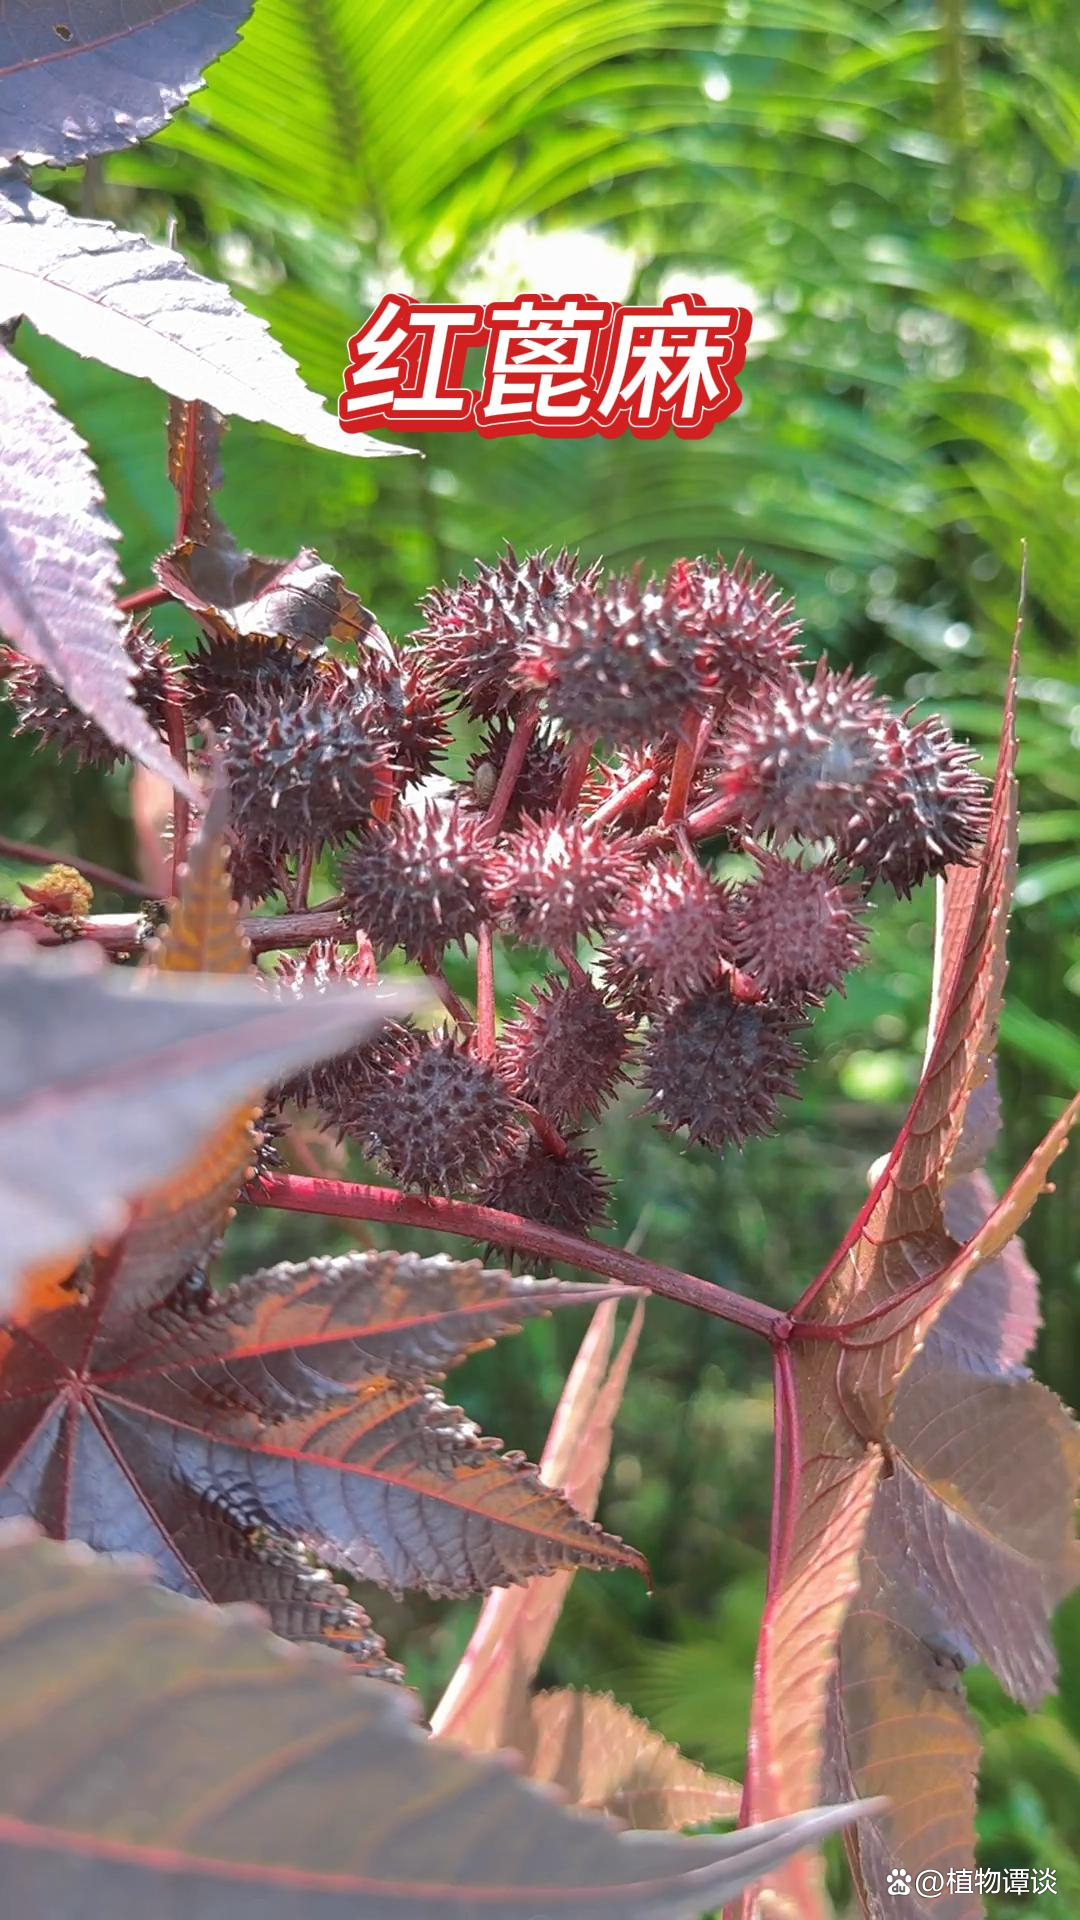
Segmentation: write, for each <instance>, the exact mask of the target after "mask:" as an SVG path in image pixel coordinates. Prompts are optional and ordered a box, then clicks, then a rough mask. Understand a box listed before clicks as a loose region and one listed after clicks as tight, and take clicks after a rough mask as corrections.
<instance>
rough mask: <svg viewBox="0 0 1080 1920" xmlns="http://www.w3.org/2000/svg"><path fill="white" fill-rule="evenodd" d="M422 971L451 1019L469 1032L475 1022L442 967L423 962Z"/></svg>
mask: <svg viewBox="0 0 1080 1920" xmlns="http://www.w3.org/2000/svg"><path fill="white" fill-rule="evenodd" d="M422 971H423V974H424V978H425V979H426V980H430V982H431V984H432V986H433V987H434V989H435V991H436V993H437V994H438V996H439V999H440V1000H441V1001H442V1003H443V1006H444V1007H445V1008H446V1011H447V1013H448V1014H449V1015H450V1018H451V1020H456V1021H457V1024H458V1026H459V1027H463V1028H464V1029H465V1032H466V1033H471V1032H472V1030H473V1028H474V1026H475V1025H476V1022H475V1020H474V1019H473V1016H472V1014H471V1013H470V1012H469V1009H468V1007H467V1006H466V1005H465V1002H464V1001H463V1000H461V999H459V997H458V995H457V994H456V993H455V992H454V989H453V987H452V986H451V985H450V982H449V980H448V979H447V978H446V975H445V974H444V973H443V971H442V969H441V968H440V967H437V966H435V965H434V964H428V963H426V962H425V963H423V965H422Z"/></svg>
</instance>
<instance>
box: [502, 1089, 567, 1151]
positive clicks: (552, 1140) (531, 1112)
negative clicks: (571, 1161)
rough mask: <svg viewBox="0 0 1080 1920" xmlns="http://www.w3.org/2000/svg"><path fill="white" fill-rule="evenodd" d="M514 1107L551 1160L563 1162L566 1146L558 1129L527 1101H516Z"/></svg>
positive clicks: (537, 1108)
mask: <svg viewBox="0 0 1080 1920" xmlns="http://www.w3.org/2000/svg"><path fill="white" fill-rule="evenodd" d="M514 1105H515V1106H516V1107H517V1109H518V1112H519V1113H523V1114H524V1115H525V1118H526V1119H527V1121H528V1122H529V1125H530V1126H531V1128H532V1130H533V1132H534V1133H535V1135H536V1137H537V1139H538V1140H539V1141H540V1143H541V1145H542V1146H544V1147H546V1148H547V1150H548V1152H549V1153H550V1154H551V1156H552V1158H553V1159H555V1160H565V1159H566V1155H567V1145H566V1141H565V1140H564V1139H563V1137H562V1134H561V1133H560V1132H559V1129H558V1127H556V1126H553V1124H552V1122H551V1121H550V1120H549V1119H548V1118H547V1116H546V1115H545V1114H542V1113H541V1111H540V1109H539V1107H530V1105H529V1103H528V1101H527V1100H516V1101H515V1102H514Z"/></svg>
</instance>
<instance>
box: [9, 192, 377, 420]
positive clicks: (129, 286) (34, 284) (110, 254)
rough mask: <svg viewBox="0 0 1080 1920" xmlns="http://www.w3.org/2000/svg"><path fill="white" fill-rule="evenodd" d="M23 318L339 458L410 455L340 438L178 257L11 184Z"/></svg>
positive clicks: (14, 265)
mask: <svg viewBox="0 0 1080 1920" xmlns="http://www.w3.org/2000/svg"><path fill="white" fill-rule="evenodd" d="M16 314H24V315H25V317H26V318H27V319H28V320H29V321H30V322H31V324H32V325H33V326H35V327H37V328H38V329H39V330H40V331H41V332H42V333H46V334H48V335H49V336H50V338H52V339H54V340H59V341H60V343H61V344H62V345H63V346H65V347H70V348H71V349H72V351H73V352H75V353H81V354H83V355H84V356H85V357H87V358H89V359H94V360H101V361H103V362H104V363H105V365H106V366H108V367H115V368H116V369H117V371H118V372H120V373H133V374H137V375H138V376H139V378H140V379H143V380H153V381H154V382H155V384H156V385H157V386H159V387H161V388H162V389H163V390H164V392H165V393H167V394H169V395H170V396H175V397H176V398H177V399H180V400H202V401H205V403H206V404H207V406H211V407H215V408H216V409H217V411H218V412H219V413H224V414H238V415H239V416H240V417H241V419H244V420H257V421H266V422H268V423H269V424H270V425H271V426H275V427H280V428H281V430H282V432H284V433H292V434H296V435H297V436H298V437H299V438H300V439H302V440H307V441H309V442H310V443H311V445H312V446H315V447H328V448H329V449H330V450H331V451H332V452H334V453H348V454H359V455H364V454H388V453H400V452H402V451H404V449H402V448H400V447H394V446H390V445H388V444H386V443H384V442H381V441H377V440H372V439H369V438H368V436H367V435H366V434H362V433H359V434H358V433H342V431H341V428H340V427H339V425H338V423H337V421H336V420H335V419H334V418H333V416H332V415H331V414H329V413H327V412H326V410H325V408H324V406H323V404H322V401H321V400H319V399H318V398H317V396H316V395H315V394H313V393H312V392H311V390H310V388H308V387H306V386H305V385H304V382H303V380H302V379H301V378H300V374H299V373H298V371H297V368H296V365H295V362H294V361H292V360H290V358H289V356H288V354H287V353H285V352H284V351H283V349H282V348H281V347H279V346H278V344H277V341H276V340H274V339H273V337H272V336H271V334H270V332H269V331H268V329H267V326H266V323H265V321H263V320H260V319H257V318H256V316H255V315H254V314H252V313H248V311H247V310H246V308H244V307H242V306H241V305H240V303H239V301H238V300H234V299H233V297H232V294H231V293H229V291H228V289H227V288H225V287H222V286H219V285H218V284H217V283H216V281H213V280H206V279H204V278H203V276H202V274H199V273H195V272H194V271H193V269H192V268H191V267H189V266H188V264H187V262H186V260H184V259H183V258H182V256H181V255H180V254H178V253H173V252H171V251H170V250H169V249H168V248H167V247H159V246H155V245H154V243H153V242H152V241H150V240H146V239H144V238H143V236H142V235H141V234H138V233H124V232H122V231H121V230H120V229H119V228H118V227H114V226H111V225H110V224H109V222H108V221H104V220H77V219H74V218H73V217H72V215H71V214H69V213H66V212H65V210H64V208H63V207H61V206H60V205H59V204H58V202H56V201H54V200H46V199H44V198H43V197H42V196H41V195H40V194H36V193H34V192H32V191H31V189H30V188H29V187H27V186H24V185H23V184H22V183H21V182H19V181H16V180H14V179H13V180H10V181H7V182H5V183H4V185H3V188H2V190H0V320H5V319H9V318H11V317H12V316H13V315H16Z"/></svg>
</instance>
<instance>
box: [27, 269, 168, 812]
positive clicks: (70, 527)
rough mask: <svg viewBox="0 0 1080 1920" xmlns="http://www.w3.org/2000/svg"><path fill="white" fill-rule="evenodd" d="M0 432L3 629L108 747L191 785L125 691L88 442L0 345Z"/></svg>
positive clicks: (111, 553) (113, 568) (105, 528)
mask: <svg viewBox="0 0 1080 1920" xmlns="http://www.w3.org/2000/svg"><path fill="white" fill-rule="evenodd" d="M0 304H2V302H0ZM0 443H2V445H3V449H4V458H3V463H2V467H0V633H2V634H3V636H4V638H6V639H7V640H9V641H10V642H11V644H12V646H13V647H16V648H17V649H18V651H19V652H20V653H24V654H26V655H27V656H28V658H29V659H31V660H35V661H36V662H37V664H38V665H39V666H41V667H44V668H45V669H46V670H47V671H48V672H49V673H50V674H51V675H52V676H53V678H54V679H55V680H58V681H59V682H60V685H61V686H62V687H64V688H65V689H66V691H67V693H68V694H69V695H70V697H71V699H72V700H73V702H74V703H75V705H76V706H77V707H78V708H80V709H81V711H82V712H83V713H86V714H89V716H90V718H91V719H93V720H96V721H97V724H98V726H99V727H101V728H102V729H103V731H104V732H105V733H106V734H107V735H108V737H109V739H110V740H111V741H112V742H113V743H114V745H115V746H118V747H121V748H123V749H124V750H125V751H126V752H128V753H131V754H133V755H134V756H135V758H136V759H137V760H141V761H142V762H143V764H144V765H145V766H148V767H151V768H152V769H153V770H154V772H155V773H160V774H163V775H164V776H165V778H166V779H168V780H169V781H171V782H172V784H173V785H174V786H178V787H180V788H181V789H182V790H184V791H185V792H187V793H188V794H191V792H192V788H191V785H190V783H189V781H188V780H187V777H186V775H185V774H183V773H182V772H181V770H180V768H179V767H178V766H177V765H176V762H175V761H174V760H173V758H172V756H171V754H170V753H169V752H168V750H167V749H166V747H165V746H164V745H163V743H162V742H161V741H160V740H159V739H158V737H157V735H156V734H155V733H154V731H153V729H152V728H151V726H150V723H149V721H148V720H147V719H146V717H145V715H144V714H143V713H142V712H141V710H140V709H139V708H138V707H137V706H136V705H135V702H134V701H133V699H132V698H131V675H132V665H131V661H130V659H129V658H128V655H127V653H126V652H125V650H124V647H123V644H122V640H121V635H122V632H123V625H124V623H123V620H122V618H121V615H120V614H119V612H118V611H117V608H116V595H117V593H118V591H119V585H120V570H119V567H118V565H117V560H116V537H117V536H116V529H115V527H113V526H112V525H111V524H110V522H109V521H108V520H107V519H106V518H105V515H104V513H103V512H102V494H101V488H100V486H99V484H98V479H97V475H96V473H95V472H94V469H93V467H92V466H91V464H90V460H89V459H88V457H87V452H86V448H85V446H84V445H83V443H82V441H81V440H80V439H79V436H78V434H77V433H76V432H75V429H74V428H73V427H71V426H69V424H68V422H67V421H66V420H65V419H63V417H62V416H61V415H60V414H59V413H57V411H56V408H55V407H54V406H53V403H52V401H51V400H50V399H49V397H48V395H47V394H44V393H42V392H41V390H40V388H39V387H36V386H35V385H34V382H33V381H32V380H31V378H30V376H29V374H28V373H27V372H26V369H25V368H24V367H22V366H20V364H19V362H18V361H17V360H16V359H14V358H13V356H12V355H11V353H9V352H8V351H7V349H6V348H5V347H3V346H0Z"/></svg>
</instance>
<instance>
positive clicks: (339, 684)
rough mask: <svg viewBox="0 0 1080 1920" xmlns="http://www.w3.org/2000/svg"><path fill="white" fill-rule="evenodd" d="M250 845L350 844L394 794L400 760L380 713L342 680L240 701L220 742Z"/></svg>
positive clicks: (237, 815)
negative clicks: (393, 764)
mask: <svg viewBox="0 0 1080 1920" xmlns="http://www.w3.org/2000/svg"><path fill="white" fill-rule="evenodd" d="M219 738H220V744H221V753H222V759H223V762H224V769H225V773H226V775H227V777H228V781H229V788H230V793H231V797H232V817H233V821H234V824H235V826H236V830H237V833H238V834H239V835H240V837H241V839H246V838H249V837H254V838H256V839H264V838H265V839H269V840H271V841H272V842H274V843H276V844H277V845H278V846H279V847H280V848H282V849H284V850H287V851H290V852H293V851H296V850H297V849H298V848H300V847H303V846H314V847H319V846H323V845H325V844H328V843H329V844H333V843H334V842H336V841H340V840H343V839H344V838H345V837H346V835H347V834H349V833H351V832H353V831H354V830H355V829H356V828H357V827H359V826H360V825H362V824H363V822H364V821H365V820H366V818H367V816H368V813H369V811H370V808H371V805H372V802H373V801H374V800H375V799H376V798H377V796H378V795H379V794H380V793H382V792H383V791H385V790H386V788H387V785H388V781H389V766H390V757H389V750H388V745H387V741H386V737H385V734H384V732H383V731H382V729H381V725H380V717H379V712H378V708H377V707H373V705H372V703H371V701H370V700H369V699H368V697H367V696H366V694H365V693H364V691H363V689H362V688H358V687H357V686H355V685H354V684H353V683H352V682H350V681H348V680H345V681H338V680H333V681H331V682H329V683H328V684H327V685H325V686H324V685H322V684H321V683H320V684H318V685H316V686H314V687H309V688H307V689H304V690H303V691H299V692H297V691H290V692H289V693H288V694H285V695H283V696H282V697H281V698H280V699H275V698H274V697H273V696H272V695H270V694H268V693H266V692H260V693H258V694H257V695H256V696H255V697H254V698H253V699H251V700H250V701H241V700H239V699H237V698H236V697H235V696H234V697H233V698H232V699H231V700H230V702H229V705H228V710H227V715H226V723H225V726H224V728H223V729H222V732H221V734H220V736H219Z"/></svg>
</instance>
